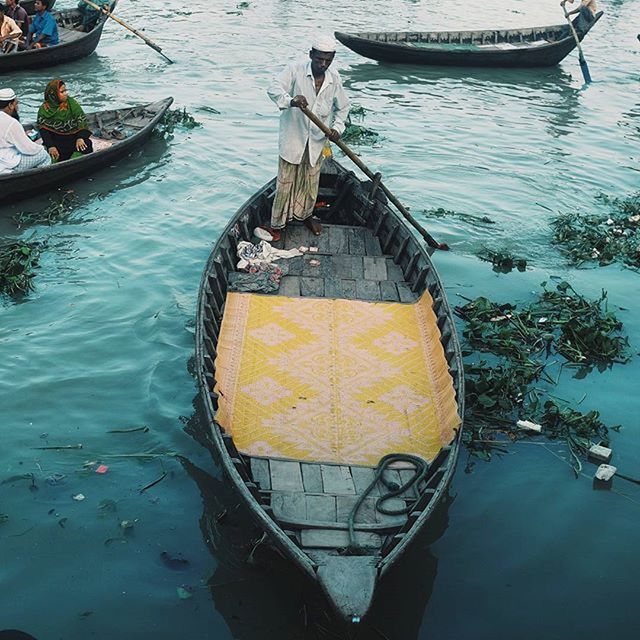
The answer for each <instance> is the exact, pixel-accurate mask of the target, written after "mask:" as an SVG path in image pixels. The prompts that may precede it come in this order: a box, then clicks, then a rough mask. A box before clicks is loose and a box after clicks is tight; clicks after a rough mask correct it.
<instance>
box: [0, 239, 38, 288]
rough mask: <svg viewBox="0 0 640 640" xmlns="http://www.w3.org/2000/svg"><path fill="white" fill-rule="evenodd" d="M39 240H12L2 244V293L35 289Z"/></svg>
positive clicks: (0, 265)
mask: <svg viewBox="0 0 640 640" xmlns="http://www.w3.org/2000/svg"><path fill="white" fill-rule="evenodd" d="M39 253H40V245H39V243H37V242H22V241H18V242H11V243H5V244H2V245H0V293H5V294H7V295H10V296H15V295H18V294H25V293H28V292H29V291H31V290H32V289H33V283H32V279H33V277H34V275H35V273H34V269H35V267H36V266H37V264H38V256H39Z"/></svg>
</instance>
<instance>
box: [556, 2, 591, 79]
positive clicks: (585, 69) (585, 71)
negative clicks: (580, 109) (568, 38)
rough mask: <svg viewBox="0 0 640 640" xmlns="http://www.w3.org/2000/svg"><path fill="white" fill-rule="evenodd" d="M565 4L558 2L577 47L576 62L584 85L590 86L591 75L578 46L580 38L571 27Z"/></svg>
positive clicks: (571, 23)
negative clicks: (577, 61) (580, 70)
mask: <svg viewBox="0 0 640 640" xmlns="http://www.w3.org/2000/svg"><path fill="white" fill-rule="evenodd" d="M570 1H571V2H573V0H570ZM566 2H567V0H562V2H560V6H561V7H562V10H563V11H564V17H565V18H566V19H567V22H568V23H569V29H571V33H572V34H573V37H574V39H575V41H576V46H577V47H578V60H579V61H580V69H582V76H583V77H584V81H585V83H586V84H590V83H591V73H589V65H587V61H586V60H585V57H584V53H582V47H581V46H580V38H578V34H577V33H576V30H575V27H574V26H573V22H572V21H571V18H570V17H569V16H570V14H569V13H568V12H567V8H566V6H565V4H566Z"/></svg>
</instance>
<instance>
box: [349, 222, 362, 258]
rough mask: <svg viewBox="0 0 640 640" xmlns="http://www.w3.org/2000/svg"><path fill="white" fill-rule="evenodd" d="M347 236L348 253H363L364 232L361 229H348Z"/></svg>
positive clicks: (354, 254)
mask: <svg viewBox="0 0 640 640" xmlns="http://www.w3.org/2000/svg"><path fill="white" fill-rule="evenodd" d="M347 237H348V238H349V253H350V254H351V255H352V256H363V255H365V253H366V252H365V244H364V232H363V229H362V228H360V229H358V228H356V229H349V230H348V232H347Z"/></svg>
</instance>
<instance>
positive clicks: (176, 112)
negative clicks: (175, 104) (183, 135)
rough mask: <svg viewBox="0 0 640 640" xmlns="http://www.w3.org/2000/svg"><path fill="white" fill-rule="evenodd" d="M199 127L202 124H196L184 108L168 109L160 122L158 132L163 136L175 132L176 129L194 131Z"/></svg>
mask: <svg viewBox="0 0 640 640" xmlns="http://www.w3.org/2000/svg"><path fill="white" fill-rule="evenodd" d="M201 126H202V123H201V122H198V121H197V120H196V119H195V118H194V117H193V116H192V115H191V114H190V113H189V112H188V111H187V109H186V107H185V108H183V109H169V110H168V111H167V112H166V113H165V114H164V116H163V118H162V120H161V121H160V124H159V125H158V130H159V131H161V132H162V133H163V134H164V135H170V134H172V133H173V132H174V131H175V129H176V127H180V128H182V129H195V128H197V127H201Z"/></svg>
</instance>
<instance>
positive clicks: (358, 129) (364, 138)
mask: <svg viewBox="0 0 640 640" xmlns="http://www.w3.org/2000/svg"><path fill="white" fill-rule="evenodd" d="M367 111H368V110H367V109H365V108H364V107H362V106H360V105H358V104H354V105H351V109H349V115H348V116H347V121H346V123H345V124H346V128H345V130H344V133H343V134H342V136H341V138H340V139H341V140H342V142H344V143H345V144H359V145H373V144H376V143H377V142H379V141H380V140H381V137H380V134H378V133H376V132H375V131H374V130H373V129H369V128H368V127H365V126H363V125H360V124H356V123H355V122H354V121H353V120H354V118H357V119H358V120H359V121H360V122H362V121H363V120H364V117H365V114H366V112H367Z"/></svg>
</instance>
